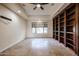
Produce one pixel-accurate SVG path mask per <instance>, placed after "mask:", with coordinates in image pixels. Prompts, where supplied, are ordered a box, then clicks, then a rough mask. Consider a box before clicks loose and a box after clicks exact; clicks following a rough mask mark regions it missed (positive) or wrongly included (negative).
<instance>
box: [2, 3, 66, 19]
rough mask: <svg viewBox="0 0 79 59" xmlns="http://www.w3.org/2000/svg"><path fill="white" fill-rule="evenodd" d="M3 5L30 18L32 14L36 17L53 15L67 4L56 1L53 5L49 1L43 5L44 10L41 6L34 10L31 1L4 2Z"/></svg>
mask: <svg viewBox="0 0 79 59" xmlns="http://www.w3.org/2000/svg"><path fill="white" fill-rule="evenodd" d="M3 5H5V6H6V7H8V8H9V9H10V10H12V11H14V12H15V13H16V14H18V15H20V16H21V17H23V18H25V19H28V18H29V17H30V16H31V17H36V16H39V17H40V16H42V17H43V16H45V17H47V16H49V17H53V16H54V15H55V14H56V12H57V11H58V10H59V9H62V8H61V7H62V6H63V5H66V4H65V3H54V5H52V3H49V4H47V5H44V6H43V7H44V10H41V9H40V8H37V9H36V10H33V8H34V7H35V5H32V4H29V3H4V4H3ZM18 11H19V12H18ZM58 12H59V11H58Z"/></svg>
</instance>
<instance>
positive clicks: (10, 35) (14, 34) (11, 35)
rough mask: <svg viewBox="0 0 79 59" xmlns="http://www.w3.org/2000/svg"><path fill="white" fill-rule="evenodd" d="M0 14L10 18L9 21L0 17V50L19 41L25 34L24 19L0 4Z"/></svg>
mask: <svg viewBox="0 0 79 59" xmlns="http://www.w3.org/2000/svg"><path fill="white" fill-rule="evenodd" d="M0 15H3V16H6V17H8V18H10V19H12V21H11V22H9V23H7V21H3V20H4V19H1V18H0V52H1V51H3V50H5V49H7V48H8V47H10V46H12V45H14V44H16V43H18V42H20V41H21V40H23V39H24V38H25V35H26V21H25V20H23V19H22V18H20V17H19V16H17V15H16V14H14V13H13V12H11V11H9V10H8V9H7V8H5V7H3V6H1V5H0Z"/></svg>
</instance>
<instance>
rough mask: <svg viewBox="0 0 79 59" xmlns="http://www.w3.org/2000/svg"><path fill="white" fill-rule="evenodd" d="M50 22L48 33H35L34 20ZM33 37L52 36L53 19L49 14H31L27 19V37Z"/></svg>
mask: <svg viewBox="0 0 79 59" xmlns="http://www.w3.org/2000/svg"><path fill="white" fill-rule="evenodd" d="M39 20H40V21H43V22H46V21H47V22H48V33H47V34H33V33H32V22H35V21H39ZM31 37H52V20H50V18H49V16H30V18H29V19H28V21H27V38H31Z"/></svg>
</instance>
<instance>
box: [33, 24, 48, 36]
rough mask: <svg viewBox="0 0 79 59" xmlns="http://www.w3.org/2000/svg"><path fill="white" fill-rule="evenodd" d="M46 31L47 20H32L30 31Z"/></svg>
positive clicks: (38, 32) (36, 32) (39, 32)
mask: <svg viewBox="0 0 79 59" xmlns="http://www.w3.org/2000/svg"><path fill="white" fill-rule="evenodd" d="M47 32H48V23H47V22H33V23H32V33H35V34H41V33H42V34H43V33H47Z"/></svg>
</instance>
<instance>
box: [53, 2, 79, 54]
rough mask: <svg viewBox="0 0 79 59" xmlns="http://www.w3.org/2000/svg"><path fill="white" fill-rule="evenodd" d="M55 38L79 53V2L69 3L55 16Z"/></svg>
mask: <svg viewBox="0 0 79 59" xmlns="http://www.w3.org/2000/svg"><path fill="white" fill-rule="evenodd" d="M53 38H54V39H56V40H58V41H59V42H61V43H63V44H64V45H65V46H66V47H68V48H70V49H72V50H73V51H74V52H75V53H76V54H77V55H79V4H76V3H71V4H69V5H68V6H67V7H66V8H65V9H64V10H62V11H61V12H60V13H59V14H58V15H56V16H55V17H54V18H53Z"/></svg>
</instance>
